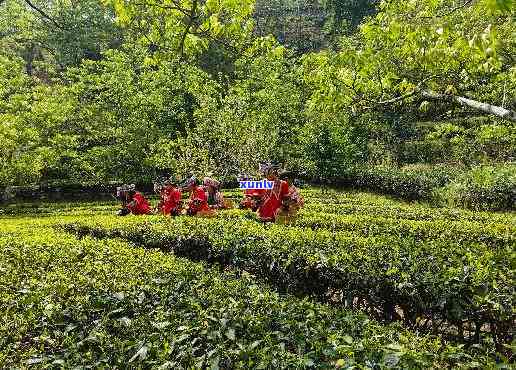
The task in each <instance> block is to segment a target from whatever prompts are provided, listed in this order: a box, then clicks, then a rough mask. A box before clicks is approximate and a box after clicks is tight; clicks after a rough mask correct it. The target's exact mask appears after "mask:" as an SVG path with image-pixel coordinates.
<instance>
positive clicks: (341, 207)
mask: <svg viewBox="0 0 516 370" xmlns="http://www.w3.org/2000/svg"><path fill="white" fill-rule="evenodd" d="M378 198H380V197H378ZM380 199H381V198H380ZM305 200H306V206H305V209H306V210H309V211H315V212H326V213H336V214H356V213H361V214H371V215H378V216H382V217H391V218H403V219H409V220H456V221H478V222H513V223H516V215H515V214H514V213H510V212H506V213H493V212H480V211H469V210H464V209H459V208H444V207H430V206H427V205H416V204H403V203H400V202H392V203H386V202H385V201H381V200H380V201H378V202H377V201H370V202H364V201H362V197H360V194H359V195H358V196H357V199H356V200H354V199H346V198H345V199H340V198H338V197H335V198H333V197H332V196H329V197H326V198H308V199H306V197H305Z"/></svg>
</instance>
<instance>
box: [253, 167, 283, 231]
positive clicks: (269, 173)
mask: <svg viewBox="0 0 516 370" xmlns="http://www.w3.org/2000/svg"><path fill="white" fill-rule="evenodd" d="M260 168H261V170H262V172H263V174H264V175H265V177H266V178H267V180H268V181H273V182H274V184H273V187H272V189H268V190H266V191H265V194H264V196H263V198H262V200H261V204H260V208H258V216H259V217H260V220H262V221H264V222H274V221H275V220H276V215H277V213H278V212H279V210H280V209H281V206H282V204H283V201H284V200H285V199H286V198H287V196H288V193H289V189H288V183H287V182H286V181H282V180H280V179H279V171H280V166H279V165H278V164H275V163H266V164H262V165H261V166H260Z"/></svg>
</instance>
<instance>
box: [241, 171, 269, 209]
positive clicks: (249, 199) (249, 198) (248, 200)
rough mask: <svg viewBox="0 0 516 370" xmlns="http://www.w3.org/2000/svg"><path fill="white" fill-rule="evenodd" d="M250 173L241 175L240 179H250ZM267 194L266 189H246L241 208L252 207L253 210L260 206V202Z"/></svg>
mask: <svg viewBox="0 0 516 370" xmlns="http://www.w3.org/2000/svg"><path fill="white" fill-rule="evenodd" d="M250 179H251V177H250V176H249V175H240V176H239V177H238V181H248V180H250ZM264 194H265V189H245V190H244V199H242V201H241V202H240V204H239V208H240V209H251V210H252V211H253V212H256V210H257V209H258V208H259V207H260V202H261V200H262V198H263V196H264Z"/></svg>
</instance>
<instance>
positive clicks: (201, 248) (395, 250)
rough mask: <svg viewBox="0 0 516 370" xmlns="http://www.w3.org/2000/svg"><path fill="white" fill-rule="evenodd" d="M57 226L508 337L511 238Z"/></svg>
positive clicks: (244, 225) (409, 319) (148, 223)
mask: <svg viewBox="0 0 516 370" xmlns="http://www.w3.org/2000/svg"><path fill="white" fill-rule="evenodd" d="M61 227H64V228H65V229H66V230H69V231H73V232H75V233H77V234H79V235H92V236H96V237H121V238H123V239H126V240H129V241H132V242H135V243H137V244H138V245H143V246H145V247H147V248H161V249H163V250H166V251H173V252H174V253H176V254H177V255H180V256H185V257H188V258H190V259H193V260H207V261H210V262H218V263H221V264H223V265H234V266H237V267H239V268H241V269H243V270H246V271H249V272H251V273H253V274H256V275H258V276H261V277H263V278H265V279H267V281H269V282H270V283H271V284H274V285H275V286H277V287H280V288H283V289H288V290H291V291H293V292H296V293H298V294H310V295H317V296H319V298H321V299H322V298H324V296H325V294H326V293H328V292H329V291H341V292H342V294H343V302H344V303H345V304H346V305H347V306H353V307H359V308H364V307H365V308H366V309H367V310H368V311H369V312H371V314H376V315H377V317H379V318H381V319H386V320H392V319H396V318H399V319H403V320H404V322H405V323H406V324H407V325H410V326H412V327H417V326H418V325H419V324H420V323H421V322H425V320H426V322H427V323H429V324H431V325H434V328H435V326H438V325H437V323H438V322H445V323H446V324H447V327H449V326H450V325H455V326H456V327H457V330H458V335H459V337H460V340H464V339H467V340H471V341H476V342H479V341H482V340H483V339H486V340H488V341H489V340H494V342H495V344H496V345H497V348H501V347H502V344H503V343H508V342H510V337H511V336H510V328H511V322H512V318H513V316H512V315H513V312H512V308H513V307H514V305H515V302H514V290H513V282H514V270H513V268H512V267H511V266H514V257H515V256H514V243H508V244H501V245H500V246H498V247H497V248H492V247H490V246H489V245H486V244H485V243H481V242H477V243H474V242H472V243H463V242H462V241H461V240H460V239H459V240H453V239H450V240H448V239H435V240H423V241H419V240H415V239H414V238H406V237H400V236H395V235H378V236H367V237H362V236H357V235H354V234H353V233H348V232H333V231H331V230H324V229H321V230H312V229H308V228H300V227H287V228H286V227H282V226H279V225H261V224H258V223H256V222H254V221H252V220H247V219H245V218H242V217H241V218H238V217H235V218H228V219H225V220H223V219H212V220H207V219H190V218H177V219H172V220H163V219H158V218H154V219H147V220H144V219H141V218H140V219H139V218H129V219H126V220H122V221H121V220H118V219H116V218H113V217H112V218H102V219H97V220H95V221H84V222H75V223H67V224H65V225H62V226H61ZM400 311H401V312H400ZM422 320H423V321H422ZM485 326H488V327H489V330H488V331H487V332H485V331H484V329H483V328H485ZM464 328H467V330H465V329H464ZM437 329H438V328H437ZM469 332H471V333H469ZM468 333H469V334H468Z"/></svg>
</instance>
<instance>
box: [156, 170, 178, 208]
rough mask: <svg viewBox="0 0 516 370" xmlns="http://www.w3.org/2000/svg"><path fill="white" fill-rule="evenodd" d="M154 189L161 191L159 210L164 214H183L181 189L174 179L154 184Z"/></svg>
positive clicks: (157, 191)
mask: <svg viewBox="0 0 516 370" xmlns="http://www.w3.org/2000/svg"><path fill="white" fill-rule="evenodd" d="M154 191H155V192H156V193H159V195H160V198H161V200H160V202H159V203H158V206H157V209H158V212H159V213H161V214H162V215H164V216H178V215H179V214H181V190H180V189H179V188H178V186H177V182H176V181H175V180H173V179H165V180H163V181H162V182H161V181H160V182H157V183H155V184H154Z"/></svg>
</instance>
